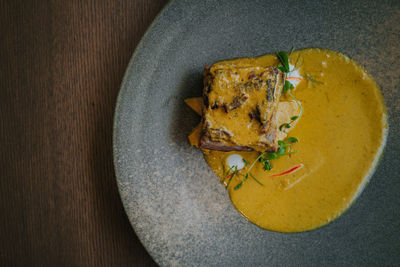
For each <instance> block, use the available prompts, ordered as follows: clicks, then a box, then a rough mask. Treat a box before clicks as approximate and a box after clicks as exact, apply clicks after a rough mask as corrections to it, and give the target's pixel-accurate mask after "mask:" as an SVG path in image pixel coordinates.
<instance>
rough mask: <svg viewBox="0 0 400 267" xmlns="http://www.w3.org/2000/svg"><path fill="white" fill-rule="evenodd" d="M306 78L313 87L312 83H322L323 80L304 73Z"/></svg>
mask: <svg viewBox="0 0 400 267" xmlns="http://www.w3.org/2000/svg"><path fill="white" fill-rule="evenodd" d="M306 78H307V79H308V80H309V81H310V83H311V86H312V88H315V85H314V84H324V83H323V82H320V81H317V80H316V79H315V78H314V77H312V76H311V75H310V74H308V73H307V74H306Z"/></svg>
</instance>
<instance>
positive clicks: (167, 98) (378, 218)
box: [114, 0, 400, 266]
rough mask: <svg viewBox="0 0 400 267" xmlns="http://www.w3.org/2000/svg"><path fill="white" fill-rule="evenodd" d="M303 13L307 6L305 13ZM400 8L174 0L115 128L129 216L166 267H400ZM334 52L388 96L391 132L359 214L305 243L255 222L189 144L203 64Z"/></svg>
mask: <svg viewBox="0 0 400 267" xmlns="http://www.w3.org/2000/svg"><path fill="white" fill-rule="evenodd" d="M301 2H304V3H301ZM378 2H379V3H378ZM399 22H400V1H397V0H393V1H342V2H341V1H307V3H305V1H287V2H284V1H194V0H193V1H172V2H171V3H170V4H168V5H167V7H166V8H165V9H164V10H163V11H162V12H161V14H160V15H159V16H158V17H157V19H156V20H155V21H154V23H153V24H152V26H151V27H150V29H149V30H148V31H147V33H146V35H145V36H144V37H143V40H142V41H141V43H140V45H139V46H138V48H137V50H136V52H135V54H134V55H133V57H132V60H131V62H130V64H129V67H128V69H127V71H126V75H125V78H124V81H123V83H122V87H121V91H120V94H119V97H118V102H117V108H116V112H115V125H114V127H115V128H114V153H115V155H114V156H115V169H116V176H117V181H118V186H119V190H120V194H121V198H122V201H123V204H124V207H125V209H126V213H127V214H128V217H129V219H130V222H131V223H132V226H133V228H134V229H135V231H136V233H137V235H138V236H139V238H140V240H141V241H142V242H143V244H144V246H145V247H146V249H147V250H148V252H149V253H150V254H151V256H152V257H153V258H154V260H155V261H156V262H157V263H159V264H160V265H165V266H167V265H174V266H175V265H176V266H177V265H180V266H191V265H193V266H205V265H216V266H243V265H252V266H253V265H254V266H256V265H260V266H261V265H262V266H268V265H271V266H299V265H300V266H321V265H323V266H325V265H330V266H365V265H379V266H384V265H396V264H398V263H399V262H400V238H399V231H400V208H399V207H400V195H399V192H400V179H399V177H400V156H399V151H400V149H399V147H400V138H399V137H400V116H399V114H400V98H399V96H400V92H399V84H400V80H399V77H400V75H399V69H400V66H399V58H400V45H399V43H400V40H399V33H400V27H399ZM292 45H293V46H294V47H295V48H305V47H325V48H329V49H334V50H338V51H341V52H343V53H345V54H347V55H349V56H350V57H352V58H354V59H355V60H356V61H358V62H359V63H360V64H361V65H362V66H364V67H365V68H366V69H367V71H369V72H370V73H371V74H372V76H373V77H375V79H376V81H377V82H378V84H379V85H380V86H381V88H382V91H383V95H384V98H385V101H386V103H387V106H388V113H389V125H390V132H389V136H388V143H387V147H386V150H385V152H384V155H383V158H382V161H381V163H380V165H379V167H378V168H377V170H376V172H375V175H374V176H373V178H372V180H371V182H370V184H369V185H368V186H367V187H366V189H365V190H364V192H363V193H362V194H361V196H360V198H359V199H358V200H357V201H356V203H355V204H354V205H353V206H352V207H351V208H350V209H349V210H348V211H347V212H345V214H343V215H342V216H341V217H340V218H338V219H337V220H335V221H334V222H332V223H330V224H329V225H327V226H325V227H322V228H320V229H317V230H314V231H310V232H305V233H297V234H283V233H276V232H271V231H266V230H262V229H260V228H258V227H257V226H255V225H253V224H252V223H249V222H247V221H246V220H245V219H244V218H243V217H242V216H240V215H239V213H237V212H236V210H235V209H234V208H233V206H232V205H231V203H230V201H229V197H228V193H227V192H226V190H225V188H224V186H223V185H221V184H220V183H219V181H218V178H217V177H216V176H215V175H214V174H213V173H212V172H211V171H210V170H209V169H208V167H207V165H206V163H205V162H204V160H203V157H202V154H201V152H200V151H198V150H196V149H193V148H191V147H190V146H189V144H188V141H187V134H188V133H189V132H190V131H191V129H192V127H194V126H195V125H196V124H197V123H198V121H199V118H198V116H197V115H195V114H194V112H192V111H191V110H190V109H189V108H188V107H187V106H186V105H185V104H184V102H183V100H184V99H185V98H187V97H193V96H200V94H201V90H202V70H203V67H204V65H207V64H211V63H213V62H215V61H217V60H221V59H227V58H234V57H252V56H257V55H262V54H264V53H267V52H273V48H272V47H277V48H279V49H286V50H288V49H290V47H291V46H292Z"/></svg>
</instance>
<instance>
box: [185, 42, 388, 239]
mask: <svg viewBox="0 0 400 267" xmlns="http://www.w3.org/2000/svg"><path fill="white" fill-rule="evenodd" d="M186 103H187V104H188V105H189V106H190V107H191V108H192V109H193V110H194V111H195V112H197V113H198V114H199V115H200V116H201V122H200V124H199V125H198V126H197V127H196V128H195V129H194V130H193V132H192V133H191V134H190V135H189V141H190V143H191V145H193V146H195V147H198V148H199V149H201V150H202V152H203V153H204V157H205V160H206V162H207V163H208V165H209V166H210V168H211V169H212V170H213V171H214V172H215V173H216V175H217V176H218V177H219V178H220V180H221V182H222V183H223V184H224V185H225V186H226V187H227V190H228V191H229V194H230V198H231V201H232V203H233V205H234V206H235V207H236V209H237V210H238V211H239V212H240V213H241V214H242V215H243V216H244V217H245V218H247V219H248V220H249V221H251V222H253V223H254V224H256V225H258V226H260V227H261V228H264V229H269V230H274V231H279V232H301V231H307V230H312V229H315V228H317V227H319V226H322V225H325V224H327V223H329V222H330V221H332V220H333V219H335V218H337V217H338V216H339V215H340V214H342V213H343V212H344V211H345V210H346V209H347V208H348V207H349V205H350V204H351V203H352V202H353V201H354V200H355V199H356V197H357V196H358V195H359V193H360V192H361V190H362V189H363V187H364V186H365V184H366V183H367V182H368V179H369V178H370V177H371V175H372V172H373V170H374V169H375V167H376V165H377V163H378V160H379V157H380V155H381V153H382V150H383V147H384V145H385V140H386V135H387V119H386V108H385V105H384V102H383V99H382V96H381V93H380V90H379V87H378V86H377V84H376V83H375V81H374V80H373V79H372V77H371V76H370V75H369V74H367V73H366V72H365V70H364V69H363V68H362V67H361V66H359V65H358V64H357V63H356V62H354V61H353V60H351V59H349V58H348V57H347V56H345V55H343V54H341V53H339V52H336V51H332V50H327V49H319V48H310V49H302V50H296V51H290V52H289V53H286V52H283V51H282V52H277V53H274V54H269V55H265V56H261V57H257V58H238V59H233V60H226V61H220V62H217V63H214V64H213V65H211V66H210V67H208V66H206V67H205V70H204V89H203V96H201V97H197V98H190V99H187V100H186Z"/></svg>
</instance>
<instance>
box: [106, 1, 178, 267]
mask: <svg viewBox="0 0 400 267" xmlns="http://www.w3.org/2000/svg"><path fill="white" fill-rule="evenodd" d="M174 2H175V0H170V1H169V2H168V3H167V4H166V5H165V6H164V7H163V9H162V10H161V11H160V12H159V13H158V14H157V16H156V17H155V18H154V20H153V21H152V23H151V24H150V26H149V27H148V28H147V30H146V32H145V33H144V34H143V36H142V38H141V39H140V41H139V43H138V45H137V46H136V48H135V51H134V52H133V54H132V57H131V59H130V60H129V63H128V66H127V67H126V70H125V73H124V77H123V79H122V82H121V85H120V90H119V92H118V96H117V101H116V105H115V111H114V117H113V122H114V123H113V137H112V142H113V160H114V171H115V177H116V180H117V186H118V192H119V196H120V199H121V202H122V206H123V207H124V210H125V214H126V215H127V217H128V220H129V222H130V224H131V226H132V229H133V230H134V232H135V234H136V235H137V236H138V237H139V240H140V242H141V243H142V245H143V246H144V247H145V249H146V251H147V252H148V253H149V254H150V256H151V257H152V259H153V260H154V261H155V262H156V263H157V264H158V265H160V264H161V261H160V259H158V258H157V257H155V255H154V254H153V253H152V250H151V249H150V247H149V244H147V242H146V241H145V239H144V238H143V237H142V235H141V233H140V232H138V231H136V229H135V225H136V222H135V220H134V218H133V217H132V216H130V215H129V213H128V208H127V203H126V202H125V201H124V199H122V189H121V187H122V182H121V179H120V177H121V176H122V174H121V173H120V169H119V167H118V166H119V164H118V162H117V160H118V159H117V157H116V155H115V154H116V153H115V151H117V150H118V141H117V140H116V139H117V131H118V129H117V124H118V115H119V114H121V108H122V105H121V102H122V98H123V97H124V95H125V93H126V91H127V90H128V87H127V86H126V84H127V82H128V79H129V77H130V70H131V69H132V66H133V65H134V64H135V62H136V61H137V57H138V56H139V54H140V53H141V50H142V49H143V47H144V45H145V43H146V42H148V36H149V34H150V33H151V32H152V31H153V29H154V28H155V27H156V26H157V24H159V21H160V18H161V17H163V15H164V14H165V13H166V12H167V11H168V8H169V7H170V6H171V5H172V4H173V3H174Z"/></svg>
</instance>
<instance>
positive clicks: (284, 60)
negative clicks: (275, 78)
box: [276, 51, 290, 73]
mask: <svg viewBox="0 0 400 267" xmlns="http://www.w3.org/2000/svg"><path fill="white" fill-rule="evenodd" d="M276 56H277V57H278V59H279V62H280V63H281V66H278V69H280V70H281V71H282V72H284V73H288V72H290V69H289V55H288V53H286V52H285V51H280V52H278V53H276Z"/></svg>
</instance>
